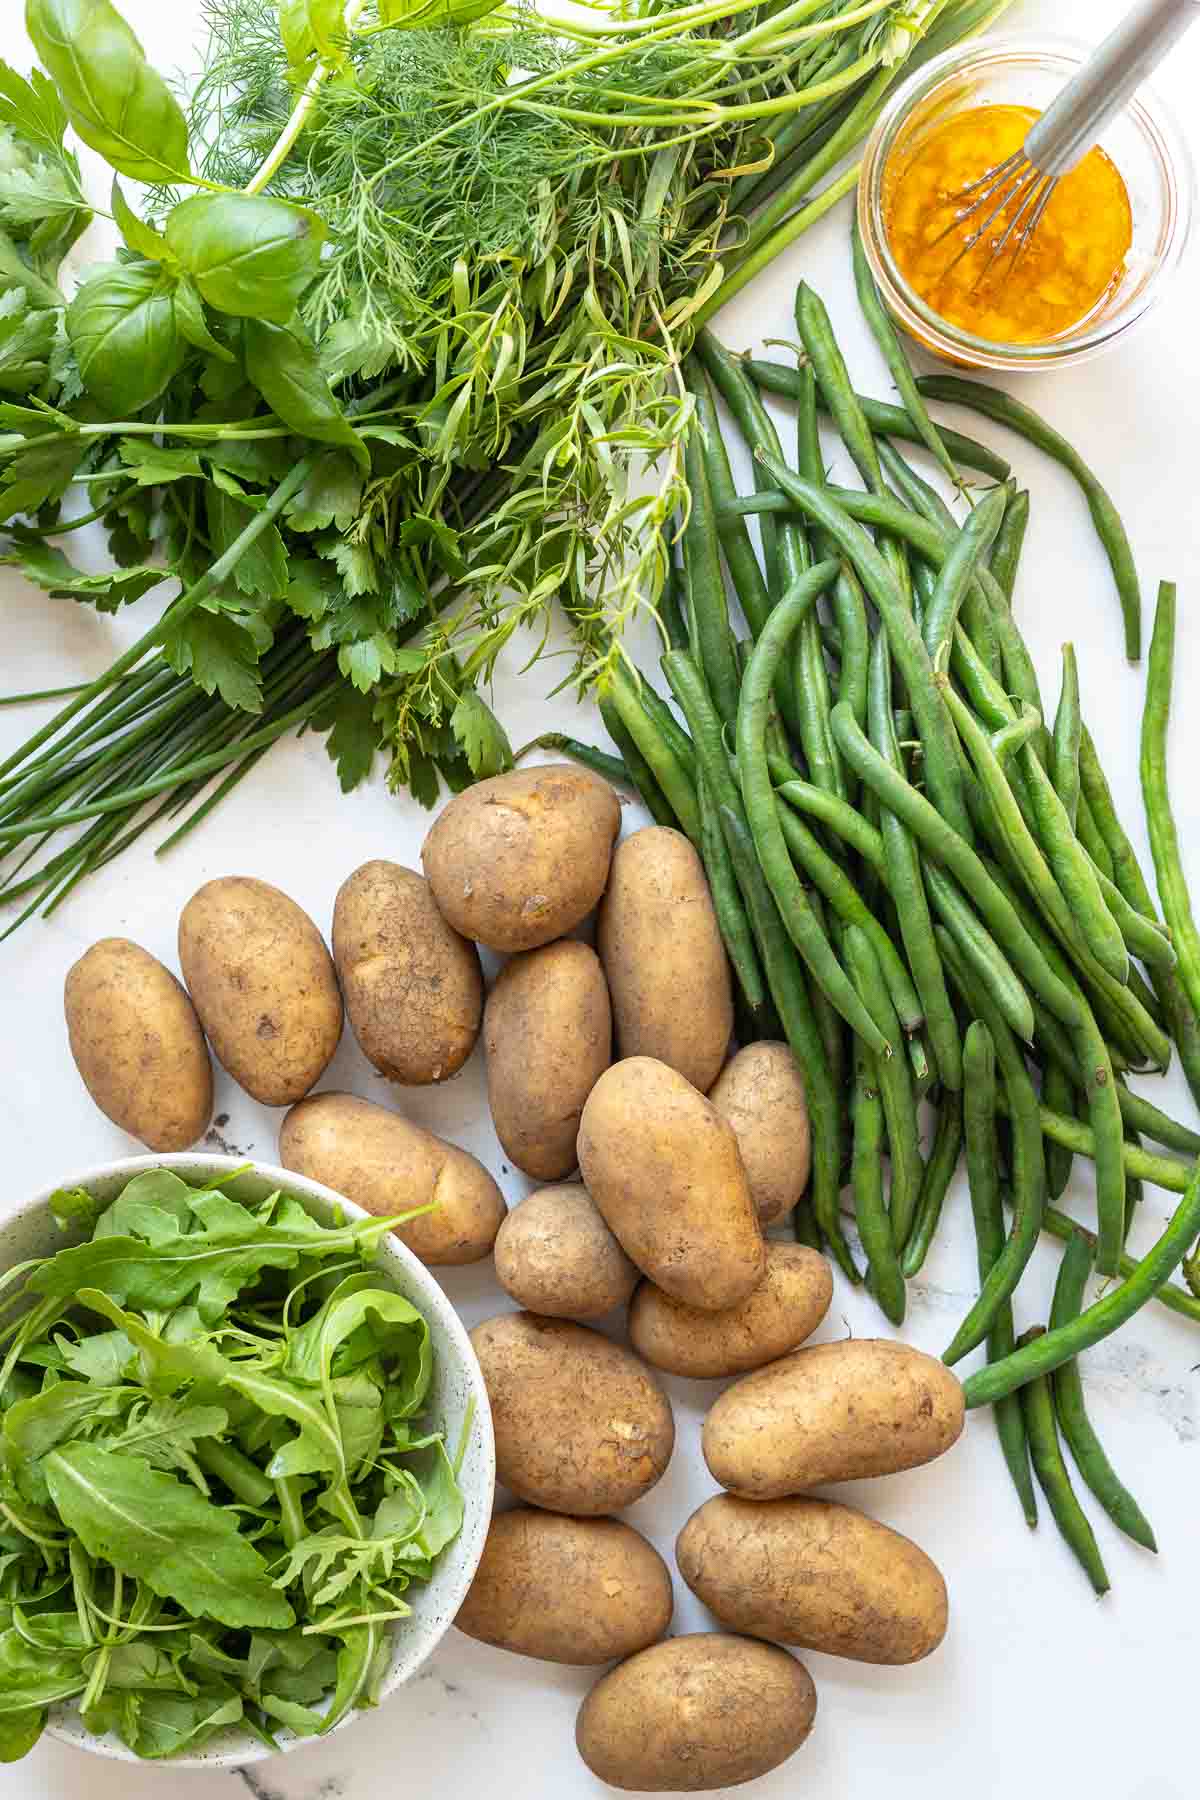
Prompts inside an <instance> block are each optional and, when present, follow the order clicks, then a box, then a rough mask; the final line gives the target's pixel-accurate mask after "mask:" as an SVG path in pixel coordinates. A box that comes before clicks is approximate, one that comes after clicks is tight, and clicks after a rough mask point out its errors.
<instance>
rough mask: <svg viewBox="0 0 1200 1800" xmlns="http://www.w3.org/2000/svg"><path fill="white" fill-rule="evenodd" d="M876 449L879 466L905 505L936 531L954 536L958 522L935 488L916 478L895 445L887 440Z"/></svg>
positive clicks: (880, 441)
mask: <svg viewBox="0 0 1200 1800" xmlns="http://www.w3.org/2000/svg"><path fill="white" fill-rule="evenodd" d="M877 448H878V450H879V464H880V467H881V468H882V470H883V472H884V474H885V475H886V476H887V478H888V480H889V481H890V482H891V484H892V486H893V487H894V488H895V489H896V490H897V491H898V493H899V495H900V498H901V499H902V500H903V501H904V503H905V505H906V506H911V507H912V509H913V511H914V512H916V513H920V515H921V517H922V518H923V519H928V520H929V522H930V524H931V525H936V526H937V528H938V530H939V531H944V532H947V533H948V534H949V535H951V536H954V535H956V534H957V532H958V520H957V519H956V518H955V516H954V514H953V513H952V512H951V511H950V508H949V507H948V506H947V505H946V502H945V501H944V500H943V499H942V496H941V495H940V494H939V493H938V491H937V489H936V488H935V487H931V486H930V484H929V482H927V481H926V480H925V478H924V476H923V475H918V474H917V471H916V470H915V469H914V468H913V467H912V465H911V464H910V463H908V462H906V461H905V459H904V457H902V456H901V454H900V452H899V451H898V450H897V449H896V447H895V445H894V444H889V443H888V441H887V439H886V438H880V439H878V440H877Z"/></svg>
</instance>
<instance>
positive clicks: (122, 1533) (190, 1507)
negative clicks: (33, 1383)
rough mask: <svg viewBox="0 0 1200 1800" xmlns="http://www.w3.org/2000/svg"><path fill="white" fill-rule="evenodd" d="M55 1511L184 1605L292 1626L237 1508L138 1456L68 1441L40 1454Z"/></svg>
mask: <svg viewBox="0 0 1200 1800" xmlns="http://www.w3.org/2000/svg"><path fill="white" fill-rule="evenodd" d="M46 1480H47V1482H48V1483H49V1487H50V1496H51V1499H52V1500H53V1502H54V1506H55V1509H56V1511H57V1512H58V1515H59V1517H60V1518H61V1519H62V1521H63V1523H64V1525H66V1527H67V1528H68V1530H70V1531H73V1532H74V1533H75V1535H76V1536H77V1537H78V1538H79V1539H80V1541H81V1542H82V1544H83V1547H84V1549H85V1550H86V1551H87V1552H88V1554H89V1555H90V1556H96V1557H102V1558H103V1559H104V1560H105V1561H106V1562H111V1563H112V1564H113V1565H114V1567H116V1568H118V1569H120V1570H121V1571H122V1573H123V1574H126V1575H132V1576H134V1577H135V1579H137V1580H138V1581H144V1582H145V1583H146V1586H147V1587H148V1588H150V1589H151V1590H152V1591H153V1592H154V1593H156V1594H158V1595H159V1596H160V1597H161V1598H162V1599H164V1600H174V1601H175V1602H176V1604H177V1605H179V1606H182V1607H183V1608H184V1609H185V1611H187V1612H189V1613H192V1614H193V1615H196V1616H200V1617H206V1618H210V1619H219V1620H220V1622H221V1623H222V1624H223V1625H231V1626H253V1625H268V1626H276V1627H279V1626H288V1625H292V1624H294V1623H295V1617H294V1614H293V1612H292V1609H291V1607H290V1606H289V1605H288V1603H287V1601H286V1600H285V1599H284V1598H283V1596H282V1595H281V1594H280V1593H278V1592H277V1591H276V1589H275V1587H274V1586H273V1585H272V1582H271V1579H270V1576H269V1575H268V1573H267V1565H266V1563H265V1562H264V1561H263V1559H262V1557H261V1556H260V1555H259V1553H258V1551H257V1550H256V1549H255V1548H254V1546H253V1544H251V1543H248V1542H247V1541H246V1539H245V1538H244V1537H243V1536H242V1535H241V1533H240V1532H239V1530H238V1527H237V1516H236V1514H235V1513H232V1512H230V1511H229V1510H228V1509H227V1508H225V1507H221V1506H217V1505H214V1504H213V1502H212V1501H210V1500H206V1499H205V1498H204V1496H203V1495H202V1494H199V1493H198V1492H197V1491H196V1489H195V1488H192V1487H187V1486H185V1484H184V1483H183V1482H181V1481H179V1480H177V1479H176V1477H175V1476H173V1475H164V1474H162V1473H160V1471H159V1470H157V1469H152V1468H151V1467H150V1465H149V1464H148V1463H146V1462H143V1461H142V1459H141V1458H140V1457H137V1456H123V1455H119V1454H114V1453H113V1452H110V1451H108V1450H101V1449H99V1448H98V1447H97V1446H96V1445H94V1444H71V1445H68V1446H67V1448H66V1449H63V1450H52V1451H51V1452H50V1454H49V1456H47V1458H46Z"/></svg>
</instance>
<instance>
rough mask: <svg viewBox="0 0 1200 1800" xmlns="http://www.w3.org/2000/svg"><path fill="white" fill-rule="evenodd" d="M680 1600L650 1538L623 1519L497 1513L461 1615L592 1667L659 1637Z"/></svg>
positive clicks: (525, 1647)
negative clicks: (623, 1521)
mask: <svg viewBox="0 0 1200 1800" xmlns="http://www.w3.org/2000/svg"><path fill="white" fill-rule="evenodd" d="M674 1608H675V1597H674V1594H673V1593H672V1591H671V1576H670V1573H669V1572H668V1569H667V1565H666V1563H665V1562H664V1561H663V1559H662V1557H661V1556H660V1555H659V1554H658V1551H657V1550H656V1549H655V1548H654V1546H653V1545H652V1544H648V1543H647V1542H646V1540H645V1538H644V1537H643V1536H642V1535H641V1533H640V1532H638V1531H635V1530H634V1529H633V1527H632V1525H623V1524H622V1523H621V1521H620V1520H619V1519H570V1518H564V1517H562V1516H561V1515H560V1514H559V1513H549V1512H542V1511H541V1510H540V1509H539V1508H537V1507H534V1506H519V1507H517V1508H516V1510H515V1511H513V1512H504V1513H497V1514H496V1516H495V1518H494V1519H493V1520H492V1523H491V1528H490V1530H489V1531H488V1539H487V1543H486V1544H485V1545H484V1550H483V1557H482V1559H481V1561H480V1564H479V1568H478V1571H477V1572H476V1575H475V1579H474V1581H473V1582H472V1583H471V1588H470V1591H469V1593H468V1594H467V1597H466V1599H465V1600H464V1601H463V1603H462V1607H461V1608H460V1610H459V1614H458V1617H457V1618H456V1619H455V1621H454V1623H455V1624H456V1625H457V1626H458V1629H459V1630H460V1631H464V1632H466V1634H467V1636H468V1637H472V1638H478V1639H479V1641H480V1642H481V1643H484V1644H495V1645H497V1646H498V1648H499V1649H501V1650H512V1651H514V1652H515V1653H516V1654H517V1655H518V1656H536V1657H539V1658H540V1659H541V1660H542V1661H543V1662H555V1663H569V1664H571V1665H573V1666H575V1667H580V1668H583V1667H590V1666H592V1665H594V1664H596V1663H606V1662H612V1660H613V1659H614V1657H619V1656H632V1655H633V1654H634V1652H635V1651H637V1650H644V1649H645V1648H646V1646H647V1645H648V1644H654V1643H657V1642H658V1640H659V1638H660V1637H661V1636H662V1635H663V1632H664V1631H665V1630H666V1629H667V1626H668V1625H669V1624H670V1623H671V1614H672V1612H673V1611H674Z"/></svg>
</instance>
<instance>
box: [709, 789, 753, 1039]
mask: <svg viewBox="0 0 1200 1800" xmlns="http://www.w3.org/2000/svg"><path fill="white" fill-rule="evenodd" d="M696 798H697V800H698V802H699V806H700V846H699V847H700V854H701V856H702V858H703V861H704V872H705V874H706V875H707V876H708V885H709V889H710V891H711V893H712V902H713V911H714V912H715V913H716V915H717V925H718V927H719V929H720V932H721V941H722V942H723V943H724V945H725V949H726V951H727V953H728V956H729V960H730V962H731V963H732V964H733V967H734V970H735V971H736V973H737V978H738V981H739V983H740V985H741V990H742V994H743V997H744V999H745V1002H746V1006H747V1007H748V1008H749V1011H750V1014H751V1017H752V1018H753V1019H754V1021H755V1023H756V1024H757V1025H758V1026H759V1028H760V1034H761V1026H762V1023H763V1021H764V1019H765V1018H766V1015H767V1011H768V1008H767V989H766V983H765V982H764V980H763V973H762V969H761V968H760V966H759V961H758V952H757V951H756V950H755V948H754V934H753V932H752V931H751V929H750V921H749V919H748V918H747V916H746V909H745V907H744V906H743V905H742V896H741V892H740V890H739V888H738V884H737V877H736V876H735V875H734V872H733V863H732V862H731V861H730V857H729V847H728V845H727V844H726V842H725V834H724V832H723V831H722V829H721V821H720V818H719V817H718V814H717V809H716V802H715V800H714V799H713V795H712V789H711V788H710V786H709V784H708V782H707V781H706V780H705V777H704V773H703V771H701V774H700V779H699V781H698V783H697V792H696Z"/></svg>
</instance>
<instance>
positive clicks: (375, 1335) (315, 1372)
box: [287, 1272, 433, 1417]
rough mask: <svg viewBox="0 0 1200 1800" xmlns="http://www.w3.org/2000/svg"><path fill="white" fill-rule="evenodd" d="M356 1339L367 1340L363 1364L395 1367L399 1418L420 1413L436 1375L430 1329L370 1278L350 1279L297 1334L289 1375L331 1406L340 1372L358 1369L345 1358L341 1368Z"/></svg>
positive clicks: (410, 1308) (411, 1309) (290, 1353)
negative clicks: (368, 1359) (374, 1359)
mask: <svg viewBox="0 0 1200 1800" xmlns="http://www.w3.org/2000/svg"><path fill="white" fill-rule="evenodd" d="M355 1334H360V1335H361V1336H362V1337H364V1338H365V1340H366V1342H365V1344H363V1345H361V1346H360V1348H359V1352H358V1355H359V1357H360V1358H361V1357H363V1356H376V1355H387V1356H390V1357H391V1358H392V1359H393V1360H394V1361H395V1363H396V1365H397V1366H396V1369H395V1371H394V1372H393V1374H392V1377H391V1382H392V1385H393V1389H394V1390H395V1389H397V1388H398V1389H399V1391H400V1392H401V1393H402V1394H403V1395H404V1402H405V1403H404V1405H403V1407H402V1408H401V1409H399V1410H398V1411H397V1414H396V1416H397V1417H402V1416H404V1415H405V1414H407V1413H414V1412H418V1411H419V1410H420V1408H421V1405H422V1404H423V1402H424V1399H425V1396H426V1394H427V1393H428V1391H429V1382H430V1378H431V1376H432V1373H433V1353H432V1351H431V1349H430V1344H429V1326H428V1325H427V1323H426V1321H425V1319H424V1317H423V1315H422V1314H421V1313H419V1312H418V1311H417V1309H416V1307H415V1306H413V1305H411V1304H410V1303H409V1301H407V1300H405V1299H404V1297H403V1296H402V1295H401V1294H396V1293H393V1292H392V1290H391V1289H390V1288H384V1287H380V1286H379V1285H378V1282H377V1280H376V1279H375V1278H374V1277H372V1275H371V1274H370V1273H369V1272H365V1273H362V1274H357V1275H348V1276H347V1277H346V1279H345V1280H344V1281H342V1282H339V1284H338V1286H337V1287H336V1288H335V1289H334V1291H333V1293H332V1294H331V1295H330V1296H329V1298H328V1300H327V1301H326V1302H325V1304H324V1306H323V1307H322V1308H321V1310H320V1312H318V1313H316V1314H315V1315H314V1316H313V1318H311V1319H310V1320H309V1321H308V1323H307V1324H306V1325H304V1326H302V1327H301V1329H300V1330H299V1331H296V1332H293V1333H292V1335H291V1337H290V1338H289V1340H288V1352H287V1370H288V1373H289V1374H290V1375H291V1376H293V1377H294V1378H295V1379H296V1380H297V1381H304V1382H309V1383H312V1384H313V1385H314V1386H316V1385H319V1386H320V1387H321V1388H322V1389H323V1391H324V1393H325V1395H326V1402H327V1404H328V1403H329V1402H330V1401H331V1400H332V1392H331V1383H332V1380H333V1376H334V1373H335V1369H336V1370H337V1372H338V1373H342V1372H343V1371H344V1369H345V1368H346V1367H347V1366H349V1367H353V1359H350V1360H349V1361H348V1362H347V1359H346V1358H345V1357H344V1355H343V1357H342V1359H341V1366H340V1367H339V1366H338V1357H339V1352H344V1349H345V1348H346V1346H347V1343H348V1340H350V1339H352V1338H354V1337H355Z"/></svg>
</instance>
